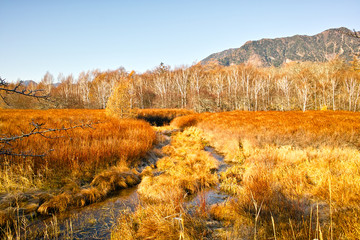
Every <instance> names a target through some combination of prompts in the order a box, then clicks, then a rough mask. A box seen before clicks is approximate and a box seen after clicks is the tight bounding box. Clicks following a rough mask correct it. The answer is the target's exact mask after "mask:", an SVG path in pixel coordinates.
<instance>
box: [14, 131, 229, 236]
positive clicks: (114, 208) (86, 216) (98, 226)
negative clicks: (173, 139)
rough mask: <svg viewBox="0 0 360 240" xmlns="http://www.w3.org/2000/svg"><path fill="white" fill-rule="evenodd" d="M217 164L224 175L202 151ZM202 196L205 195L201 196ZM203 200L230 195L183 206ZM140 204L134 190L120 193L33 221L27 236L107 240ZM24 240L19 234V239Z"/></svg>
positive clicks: (210, 193)
mask: <svg viewBox="0 0 360 240" xmlns="http://www.w3.org/2000/svg"><path fill="white" fill-rule="evenodd" d="M170 135H171V132H170V133H169V132H165V133H163V137H164V139H165V140H164V141H163V142H161V143H159V144H158V146H156V148H161V147H163V146H165V145H167V144H169V143H170ZM204 150H205V151H207V152H210V153H211V155H212V156H213V157H214V158H215V159H217V160H218V161H219V162H220V165H219V169H218V174H220V173H221V172H223V171H225V170H226V169H227V168H228V167H229V165H228V164H226V163H225V162H224V158H223V157H222V156H220V155H219V154H217V153H216V152H215V150H214V149H213V148H211V147H205V149H204ZM204 194H205V195H204ZM204 196H205V198H206V205H212V204H218V203H221V202H223V201H225V200H226V199H227V198H228V197H229V195H227V194H226V193H224V192H222V191H220V184H218V186H216V187H214V188H211V189H207V190H205V192H203V194H196V195H195V196H192V197H190V198H189V199H188V200H187V203H186V206H187V207H188V208H189V210H190V212H191V211H192V210H191V209H195V207H196V206H198V205H199V203H200V201H201V198H204ZM138 203H139V199H138V194H137V187H133V188H128V189H123V190H120V191H118V192H117V193H115V194H113V196H112V197H110V198H107V199H106V200H104V201H102V202H98V203H94V204H91V205H88V206H86V207H82V208H78V209H72V210H70V211H67V212H66V213H62V214H57V215H54V216H52V217H50V218H46V219H39V220H34V221H32V222H31V223H30V224H29V225H28V226H27V228H26V231H25V233H26V235H27V236H31V238H33V239H44V238H45V239H47V238H48V239H52V238H53V237H52V236H56V237H55V238H56V239H110V237H111V229H112V228H113V226H114V225H115V224H116V220H117V218H118V217H119V216H120V214H121V213H122V212H124V211H134V210H135V209H136V206H137V205H138ZM27 236H24V234H22V236H21V238H23V237H25V238H27Z"/></svg>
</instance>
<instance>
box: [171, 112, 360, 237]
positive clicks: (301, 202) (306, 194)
mask: <svg viewBox="0 0 360 240" xmlns="http://www.w3.org/2000/svg"><path fill="white" fill-rule="evenodd" d="M181 118H182V119H176V120H174V121H177V122H181V124H185V125H186V124H187V123H186V117H181ZM191 121H192V122H195V126H197V127H198V128H200V129H202V130H203V131H204V133H205V136H206V137H207V138H206V139H207V141H209V142H210V144H211V145H212V146H214V147H215V148H216V150H217V151H219V152H221V153H223V154H224V156H225V160H226V161H228V162H232V163H233V165H232V167H231V168H229V169H227V171H226V172H224V173H222V174H221V179H220V181H221V188H222V189H223V190H224V191H226V192H228V193H229V194H231V195H232V196H233V200H232V201H227V202H225V203H224V204H221V205H216V206H213V207H212V209H211V211H210V213H211V215H212V217H213V218H214V219H217V220H221V221H223V222H224V223H225V224H228V226H229V228H227V229H226V230H225V231H223V232H222V233H219V235H218V236H217V237H219V238H223V239H229V238H230V239H232V238H245V239H248V238H253V239H264V238H274V237H276V239H314V238H317V239H358V238H360V220H359V219H360V218H359V214H360V206H359V196H360V173H359V163H358V161H359V159H360V152H359V148H360V114H359V113H350V112H315V111H313V112H305V113H302V112H239V111H234V112H226V113H214V114H206V115H205V116H204V115H203V116H201V115H200V119H197V120H191ZM274 230H275V231H274Z"/></svg>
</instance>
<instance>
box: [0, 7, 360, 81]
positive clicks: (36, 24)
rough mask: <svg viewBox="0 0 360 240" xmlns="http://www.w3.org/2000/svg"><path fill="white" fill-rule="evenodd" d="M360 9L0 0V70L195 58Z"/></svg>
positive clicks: (139, 65)
mask: <svg viewBox="0 0 360 240" xmlns="http://www.w3.org/2000/svg"><path fill="white" fill-rule="evenodd" d="M359 14H360V1H359V0H341V1H339V0H337V1H333V0H327V1H325V0H319V1H317V0H311V1H309V0H301V1H299V0H297V1H292V0H283V1H276V0H263V1H256V0H254V1H250V0H247V1H241V0H238V1H235V0H233V1H231V0H219V1H213V0H199V1H197V0H178V1H175V0H167V1H165V0H163V1H161V0H118V1H115V0H114V1H110V0H102V1H100V0H98V1H93V0H62V1H52V0H43V1H40V0H0V17H1V19H0V76H1V77H2V78H6V79H7V80H8V81H16V80H17V79H21V80H29V79H32V80H35V81H40V80H41V78H42V77H43V76H44V74H45V73H46V71H49V72H50V73H52V74H53V75H54V77H55V78H57V76H58V74H59V73H63V74H65V75H68V74H71V73H72V74H74V77H76V78H77V76H78V74H79V73H80V72H81V71H87V70H92V69H101V70H107V69H116V68H118V67H120V66H123V67H125V68H126V70H127V71H131V70H135V71H136V72H144V71H146V70H148V69H153V68H154V67H156V66H158V65H159V64H160V62H164V63H165V64H166V65H170V66H172V67H174V66H180V65H191V64H192V63H194V62H195V61H200V60H201V59H203V58H205V57H207V56H208V55H210V54H211V53H214V52H219V51H222V50H225V49H228V48H236V47H240V46H241V45H243V44H244V43H245V42H246V41H248V40H258V39H261V38H274V37H286V36H292V35H295V34H305V35H314V34H317V33H319V32H322V31H324V30H326V29H329V28H337V27H341V26H344V27H347V28H350V29H356V30H360V17H359V16H360V15H359Z"/></svg>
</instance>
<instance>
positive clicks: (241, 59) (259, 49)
mask: <svg viewBox="0 0 360 240" xmlns="http://www.w3.org/2000/svg"><path fill="white" fill-rule="evenodd" d="M352 33H353V32H352V31H351V30H349V29H347V28H344V27H342V28H334V29H328V30H325V31H323V32H321V33H319V34H316V35H314V36H306V35H295V36H292V37H284V38H275V39H261V40H258V41H248V42H246V43H245V44H244V45H243V46H241V47H240V48H232V49H228V50H225V51H222V52H219V53H214V54H211V55H210V56H208V57H207V58H205V59H203V60H202V61H201V63H203V64H205V63H207V62H209V61H213V60H215V61H218V62H219V63H220V64H221V65H224V66H228V65H232V64H240V63H252V64H255V65H261V66H280V65H281V64H283V63H285V62H291V61H301V62H302V61H312V62H324V61H327V60H330V59H332V58H334V57H335V56H336V55H338V56H340V57H342V58H344V59H345V60H347V61H351V60H352V58H353V53H358V52H360V39H358V38H354V37H351V36H349V35H351V34H352Z"/></svg>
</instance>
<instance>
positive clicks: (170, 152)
mask: <svg viewBox="0 0 360 240" xmlns="http://www.w3.org/2000/svg"><path fill="white" fill-rule="evenodd" d="M204 146H205V142H204V140H203V137H202V135H201V131H199V130H197V129H195V128H189V129H187V130H185V131H184V132H181V133H177V134H176V135H174V136H173V137H172V141H171V145H169V146H165V147H164V148H163V152H164V154H165V155H167V156H165V157H163V158H162V159H160V160H159V161H158V162H157V168H158V170H159V171H161V172H163V174H161V175H159V176H156V177H153V176H147V177H146V178H144V180H143V181H142V182H141V183H140V185H139V189H138V192H139V194H140V196H141V197H143V198H145V199H147V200H149V201H165V202H166V201H168V200H169V199H172V200H174V199H176V200H180V199H181V198H183V197H184V195H185V193H188V194H193V193H195V192H197V191H199V190H201V189H203V188H206V187H210V186H214V185H215V184H217V182H218V180H217V175H216V174H215V173H214V172H215V170H216V169H217V168H218V162H217V160H216V159H214V158H213V157H212V156H210V154H209V153H207V152H205V151H204V150H203V149H204Z"/></svg>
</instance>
